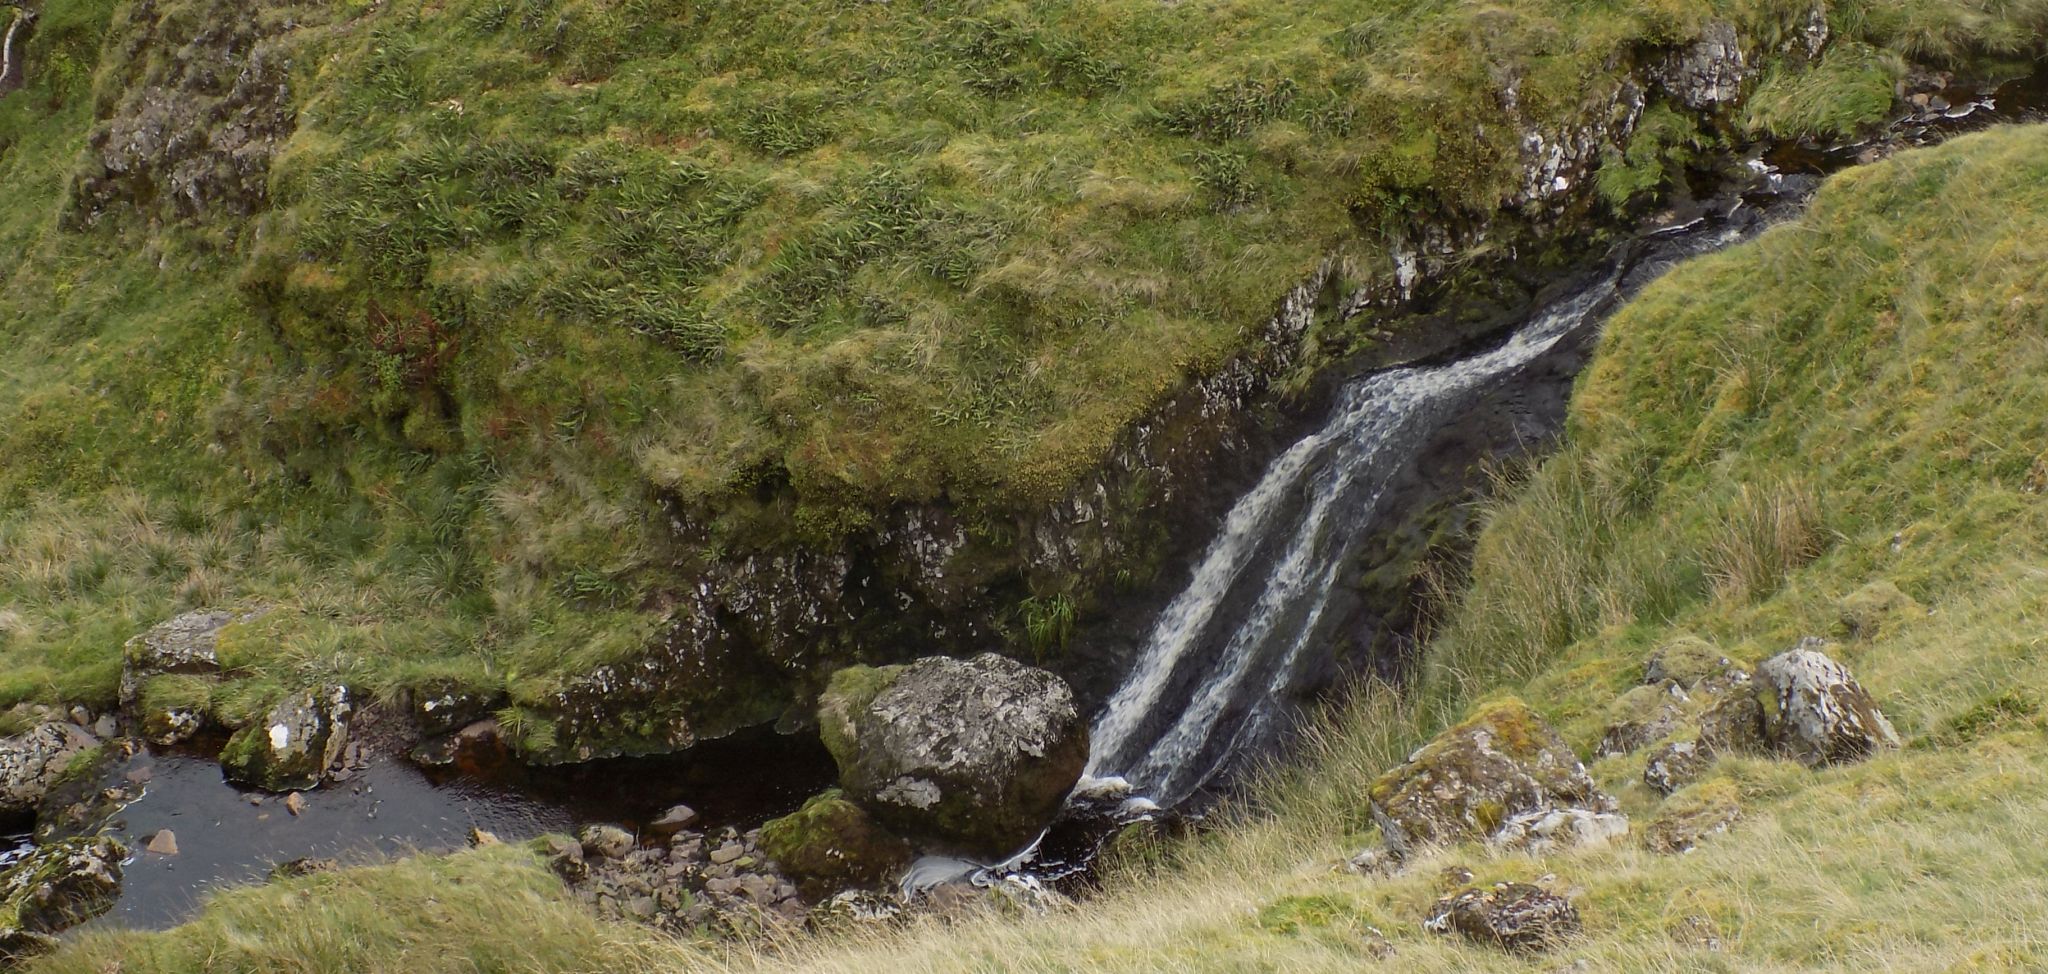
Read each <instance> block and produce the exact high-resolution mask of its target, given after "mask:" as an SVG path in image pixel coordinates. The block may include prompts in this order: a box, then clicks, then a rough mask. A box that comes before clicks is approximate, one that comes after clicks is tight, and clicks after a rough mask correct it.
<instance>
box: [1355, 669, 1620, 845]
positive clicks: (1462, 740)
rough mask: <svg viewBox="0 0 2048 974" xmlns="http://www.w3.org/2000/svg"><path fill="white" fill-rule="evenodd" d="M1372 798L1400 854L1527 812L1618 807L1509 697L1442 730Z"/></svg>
mask: <svg viewBox="0 0 2048 974" xmlns="http://www.w3.org/2000/svg"><path fill="white" fill-rule="evenodd" d="M1369 797H1370V799H1371V802H1372V813H1373V818H1374V819H1375V820H1376V821H1377V822H1378V823H1379V826H1380V832H1381V834H1382V835H1384V836H1385V837H1386V840H1387V844H1388V846H1389V847H1390V848H1392V849H1393V851H1394V852H1396V853H1397V854H1403V855H1405V854H1407V853H1408V852H1410V851H1412V850H1413V849H1414V848H1416V847H1418V846H1423V845H1430V844H1435V843H1448V842H1457V841H1461V840H1464V839H1477V838H1488V837H1491V836H1492V835H1494V833H1496V832H1497V831H1498V830H1499V829H1500V828H1501V826H1502V825H1504V824H1506V823H1507V822H1508V821H1509V820H1510V819H1514V818H1517V817H1518V816H1523V815H1528V814H1530V813H1535V812H1547V811H1550V810H1552V809H1566V808H1576V809H1584V810H1586V811H1589V812H1612V811H1614V810H1615V802H1614V799H1613V798H1612V797H1611V796H1609V795H1607V794H1605V793H1603V792H1601V791H1600V789H1599V788H1598V787H1596V786H1595V785H1594V784H1593V779H1592V777H1591V776H1589V775H1587V774H1586V768H1585V766H1584V765H1583V764H1580V763H1579V759H1578V756H1577V755H1574V754H1573V753H1572V751H1571V748H1570V747H1568V746H1566V744H1565V742H1564V739H1563V738H1562V737H1559V736H1558V733H1557V731H1556V730H1554V729H1552V728H1551V727H1550V725H1549V724H1546V723H1544V721H1543V719H1542V718H1541V717H1538V716H1536V714H1535V712H1534V711H1532V710H1530V709H1529V707H1528V705H1526V704H1524V703H1522V702H1521V701H1519V700H1512V699H1511V700H1504V701H1500V702H1497V703H1493V704H1489V705H1487V706H1485V707H1482V708H1481V709H1480V710H1479V712H1478V713H1476V714H1474V715H1473V716H1472V717H1470V718H1469V719H1467V720H1466V721H1465V722H1464V723H1462V724H1459V725H1458V726H1456V727H1453V728H1451V729H1450V730H1447V731H1445V732H1443V733H1442V734H1440V735H1438V736H1437V738H1436V739H1435V740H1433V741H1431V742H1430V743H1428V744H1426V745H1424V746H1423V747H1422V748H1421V749H1419V750H1417V751H1416V752H1415V753H1414V754H1413V755H1411V756H1410V757H1409V758H1408V761H1407V763H1405V764H1402V765H1401V766H1400V767H1397V768H1395V769H1393V770H1392V771H1389V772H1387V773H1386V774H1384V775H1382V776H1381V777H1380V779H1379V780H1378V781H1375V782H1374V783H1373V785H1372V789H1371V793H1370V796H1369Z"/></svg>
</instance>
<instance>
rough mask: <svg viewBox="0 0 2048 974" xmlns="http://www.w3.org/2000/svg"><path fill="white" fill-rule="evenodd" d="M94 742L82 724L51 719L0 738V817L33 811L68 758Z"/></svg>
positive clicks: (60, 773) (96, 742) (9, 816)
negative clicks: (24, 731) (23, 731)
mask: <svg viewBox="0 0 2048 974" xmlns="http://www.w3.org/2000/svg"><path fill="white" fill-rule="evenodd" d="M98 743H99V741H98V739H97V738H95V737H93V736H92V734H91V733H90V732H88V731H86V730H85V729H84V728H82V727H79V726H77V725H75V724H71V723H67V722H63V721H54V720H53V721H48V722H45V723H41V724H37V725H36V726H35V727H34V728H32V729H30V730H29V731H27V732H26V733H23V734H18V735H16V736H14V737H9V738H6V739H4V740H0V820H4V819H21V818H25V817H27V816H29V815H32V814H34V812H35V810H36V806H37V805H39V804H41V803H42V801H43V797H44V796H45V795H46V794H48V793H49V791H50V789H51V788H52V787H53V786H54V785H56V784H57V781H58V779H59V778H60V777H61V776H62V775H63V774H64V772H65V770H66V769H67V768H68V767H69V766H70V764H71V762H72V761H73V760H75V759H78V758H79V757H80V756H81V755H84V754H86V753H87V752H88V751H90V750H91V749H92V748H93V746H94V745H96V744H98Z"/></svg>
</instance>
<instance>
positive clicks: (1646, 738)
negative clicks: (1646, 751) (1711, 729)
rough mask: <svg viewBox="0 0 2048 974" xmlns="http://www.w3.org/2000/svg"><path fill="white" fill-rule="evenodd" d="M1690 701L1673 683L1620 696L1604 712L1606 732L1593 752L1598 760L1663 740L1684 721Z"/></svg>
mask: <svg viewBox="0 0 2048 974" xmlns="http://www.w3.org/2000/svg"><path fill="white" fill-rule="evenodd" d="M1689 702H1691V698H1690V697H1688V696H1686V693H1685V690H1684V689H1683V688H1682V687H1680V686H1679V685H1678V684H1677V683H1676V682H1668V683H1663V684H1659V685H1656V686H1639V687H1636V688H1634V689H1632V690H1630V691H1628V692H1627V693H1624V694H1622V695H1621V699H1619V700H1616V701H1615V702H1614V705H1613V706H1612V707H1611V708H1610V710H1609V713H1608V724H1607V730H1606V732H1605V733H1604V734H1602V735H1601V736H1600V746H1599V748H1598V749H1597V750H1596V753H1598V754H1599V755H1600V756H1601V757H1615V756H1618V755H1623V754H1631V753H1634V752H1635V751H1639V750H1641V749H1643V748H1645V747H1648V746H1650V745H1651V744H1654V743H1656V742H1657V741H1660V740H1663V739H1664V737H1665V736H1667V735H1669V734H1670V733H1671V732H1672V731H1674V730H1677V729H1678V727H1679V724H1680V723H1681V722H1682V721H1683V720H1684V719H1685V705H1686V704H1687V703H1689Z"/></svg>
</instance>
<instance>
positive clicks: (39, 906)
mask: <svg viewBox="0 0 2048 974" xmlns="http://www.w3.org/2000/svg"><path fill="white" fill-rule="evenodd" d="M126 858H128V850H127V848H126V847H124V846H122V845H121V843H119V842H116V841H114V840H113V839H111V838H108V837H106V836H95V837H92V838H77V839H65V840H64V841H62V842H58V843H56V844H54V845H47V846H42V847H40V848H38V849H36V851H34V852H32V853H30V854H29V856H28V857H27V858H26V859H23V860H21V861H20V862H18V863H15V864H14V865H12V866H9V867H7V869H6V871H5V872H0V943H5V944H7V945H9V946H20V945H22V944H24V943H34V942H36V938H37V935H42V936H47V935H49V934H54V933H58V932H60V931H63V930H67V929H70V928H71V927H75V926H77V925H78V924H81V923H84V922H85V921H87V920H90V919H92V918H94V917H96V916H99V915H100V914H102V913H105V912H107V910H108V909H110V908H112V907H113V905H114V900H115V899H116V898H118V897H119V896H120V895H121V862H122V860H124V859H126ZM23 934H27V935H30V936H28V937H23V936H21V935H23Z"/></svg>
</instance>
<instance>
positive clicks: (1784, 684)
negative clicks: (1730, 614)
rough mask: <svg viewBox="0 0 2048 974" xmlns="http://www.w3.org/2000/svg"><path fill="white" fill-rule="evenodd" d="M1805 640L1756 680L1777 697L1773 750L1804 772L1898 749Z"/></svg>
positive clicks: (1873, 713) (1866, 698) (1867, 701)
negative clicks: (1781, 753)
mask: <svg viewBox="0 0 2048 974" xmlns="http://www.w3.org/2000/svg"><path fill="white" fill-rule="evenodd" d="M1816 645H1818V641H1816V640H1804V641H1802V642H1801V643H1800V648H1798V649H1793V650H1790V651H1788V652H1785V653H1781V654H1779V655H1777V656H1773V657H1771V658H1770V659H1767V660H1765V661H1764V662H1763V663H1762V665H1760V666H1758V667H1757V675H1758V676H1759V677H1760V678H1761V679H1762V680H1763V683H1764V685H1765V686H1766V687H1767V688H1768V689H1769V690H1770V691H1771V692H1772V693H1773V694H1775V695H1776V697H1777V701H1778V707H1777V713H1776V714H1775V715H1774V717H1773V719H1772V720H1771V723H1770V726H1769V731H1770V738H1771V742H1772V744H1773V745H1775V746H1776V747H1777V748H1778V749H1779V750H1780V751H1782V752H1784V753H1785V754H1787V755H1789V756H1790V757H1792V758H1793V759H1794V760H1797V761H1798V762H1800V763H1801V764H1804V765H1806V766H1807V767H1810V768H1812V767H1821V766H1823V765H1829V764H1841V763H1846V762H1852V761H1861V760H1863V759H1865V758H1868V757H1870V756H1871V755H1873V754H1875V753H1877V752H1878V751H1881V750H1887V749H1891V748H1897V747H1898V746H1899V735H1898V732H1896V731H1894V730H1893V729H1892V725H1891V721H1889V720H1886V719H1885V716H1884V714H1883V713H1882V712H1881V711H1879V710H1878V709H1877V702H1876V701H1875V700H1872V699H1871V697H1870V694H1869V693H1868V692H1867V691H1865V690H1864V689H1863V686H1862V685H1861V684H1859V683H1857V682H1856V680H1855V679H1854V678H1853V677H1851V676H1850V675H1849V671H1848V670H1847V669H1846V668H1844V667H1843V666H1842V664H1840V663H1837V662H1835V661H1834V660H1832V659H1830V658H1828V656H1827V654H1825V653H1822V652H1819V651H1818V650H1817V649H1815V648H1814V647H1815V646H1816Z"/></svg>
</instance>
